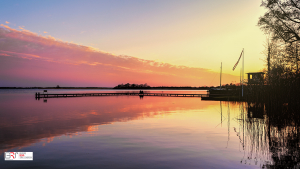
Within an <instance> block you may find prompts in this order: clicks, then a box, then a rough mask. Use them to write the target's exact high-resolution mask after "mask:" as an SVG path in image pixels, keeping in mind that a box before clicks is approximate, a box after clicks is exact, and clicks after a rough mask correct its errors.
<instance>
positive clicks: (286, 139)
mask: <svg viewBox="0 0 300 169" xmlns="http://www.w3.org/2000/svg"><path fill="white" fill-rule="evenodd" d="M242 105H243V104H241V113H240V117H239V124H240V126H239V127H240V129H239V131H241V132H238V131H237V129H236V128H234V130H235V132H236V133H237V136H238V138H239V139H240V144H241V145H242V147H243V150H244V151H245V156H244V157H243V158H242V160H241V163H245V164H247V163H255V164H257V163H261V164H262V168H299V167H300V159H299V157H300V156H299V153H300V148H299V147H300V144H299V143H300V139H299V138H300V135H299V131H300V130H299V113H298V110H299V109H295V107H293V106H289V105H287V104H281V105H270V104H265V103H247V109H244V108H243V107H242ZM243 110H246V111H247V115H245V113H243Z"/></svg>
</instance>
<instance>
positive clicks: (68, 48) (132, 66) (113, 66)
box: [0, 24, 237, 86]
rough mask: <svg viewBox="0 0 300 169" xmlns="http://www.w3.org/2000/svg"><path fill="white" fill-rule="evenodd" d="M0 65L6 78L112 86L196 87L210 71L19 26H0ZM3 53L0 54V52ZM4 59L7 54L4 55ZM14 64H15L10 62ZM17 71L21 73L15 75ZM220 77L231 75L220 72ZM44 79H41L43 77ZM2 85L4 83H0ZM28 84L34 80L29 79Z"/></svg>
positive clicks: (206, 80) (208, 79)
mask: <svg viewBox="0 0 300 169" xmlns="http://www.w3.org/2000/svg"><path fill="white" fill-rule="evenodd" d="M0 52H1V53H4V54H6V55H9V56H10V57H7V56H6V57H5V59H4V55H0V61H1V62H0V64H1V65H3V64H7V65H11V67H7V66H4V67H5V68H3V66H1V67H2V68H0V71H1V69H2V70H3V71H1V72H6V74H4V73H2V74H1V73H0V78H1V77H4V76H5V77H6V76H8V75H9V77H10V79H12V78H14V80H15V81H18V80H16V79H18V78H20V77H22V78H24V77H26V78H29V79H35V81H36V82H37V81H39V80H45V81H51V80H52V81H61V83H63V84H66V85H73V86H76V85H77V86H78V85H79V86H80V85H81V86H82V85H86V86H114V85H117V84H119V83H127V82H128V83H148V84H150V85H174V86H187V85H189V86H201V85H217V83H215V84H209V83H210V82H211V81H212V80H213V77H214V76H216V74H218V73H216V72H212V71H210V70H208V69H203V68H193V67H187V66H176V65H171V64H168V63H161V62H156V61H152V60H145V59H139V58H136V57H131V56H126V55H121V56H117V55H114V54H111V53H107V52H103V51H100V50H99V49H96V48H93V47H89V46H83V45H78V44H75V43H68V42H63V41H60V40H57V39H55V38H54V37H52V36H50V35H48V36H46V37H44V36H41V35H37V34H36V33H33V32H30V31H28V30H25V29H22V30H21V31H19V30H15V29H12V28H10V27H8V26H7V25H3V24H2V25H1V27H0ZM1 56H3V57H1ZM8 58H10V59H8ZM12 63H15V64H12ZM20 75H23V76H20ZM223 77H224V79H226V80H227V81H226V80H224V81H225V82H224V83H230V82H232V81H234V80H236V79H237V78H236V77H235V76H232V75H229V74H224V75H223ZM46 79H47V80H46ZM2 83H3V84H1V82H0V85H2V86H3V85H5V84H10V83H9V80H8V81H7V82H2ZM32 85H34V84H32Z"/></svg>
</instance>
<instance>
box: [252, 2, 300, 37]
mask: <svg viewBox="0 0 300 169" xmlns="http://www.w3.org/2000/svg"><path fill="white" fill-rule="evenodd" d="M261 6H263V7H265V8H266V9H267V10H268V11H267V12H266V13H265V14H264V16H262V17H260V18H259V21H258V26H260V28H261V29H262V30H263V31H265V32H266V33H271V34H272V37H273V38H274V39H276V40H278V39H280V40H283V41H284V42H286V43H293V42H296V41H300V36H299V35H300V34H299V29H300V0H263V1H262V3H261Z"/></svg>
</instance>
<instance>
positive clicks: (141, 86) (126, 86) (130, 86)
mask: <svg viewBox="0 0 300 169" xmlns="http://www.w3.org/2000/svg"><path fill="white" fill-rule="evenodd" d="M113 89H174V90H176V89H179V90H180V89H185V90H207V89H209V87H206V86H205V87H204V86H203V87H191V86H155V87H151V86H149V85H147V83H145V84H130V83H126V84H119V85H117V86H115V87H114V88H113Z"/></svg>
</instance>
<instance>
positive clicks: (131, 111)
mask: <svg viewBox="0 0 300 169" xmlns="http://www.w3.org/2000/svg"><path fill="white" fill-rule="evenodd" d="M31 97H32V96H31ZM140 99H143V98H140ZM144 100H145V99H144ZM199 102H200V98H199V99H185V100H184V99H176V98H175V99H174V98H168V99H165V98H151V97H148V98H147V99H146V101H143V100H139V99H138V97H128V96H120V97H113V98H111V97H109V98H108V97H91V98H89V97H86V98H84V99H83V98H56V99H48V100H46V99H44V100H43V102H40V101H32V98H30V99H29V98H28V97H27V96H18V97H17V98H15V97H12V98H10V97H7V99H6V100H4V101H3V102H1V103H0V107H1V108H2V110H3V113H1V114H0V151H1V150H2V152H3V151H4V150H7V149H11V148H14V147H23V146H28V145H30V144H32V143H35V142H38V141H40V139H43V138H53V137H56V136H60V135H70V136H71V135H72V134H71V133H73V134H74V133H75V135H76V133H78V132H81V131H95V129H96V128H97V125H103V124H111V123H113V122H126V121H130V120H136V119H142V118H148V117H154V116H157V115H161V114H168V113H172V112H174V110H177V109H178V108H180V109H181V110H185V109H188V110H191V109H199V108H200V109H203V108H205V107H206V106H208V105H210V103H209V102H203V103H201V104H199ZM43 103H47V104H43Z"/></svg>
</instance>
